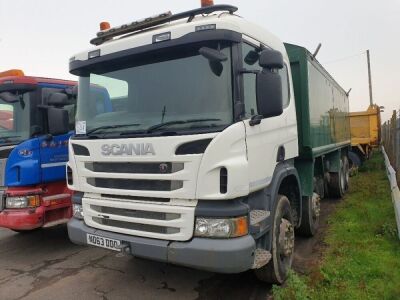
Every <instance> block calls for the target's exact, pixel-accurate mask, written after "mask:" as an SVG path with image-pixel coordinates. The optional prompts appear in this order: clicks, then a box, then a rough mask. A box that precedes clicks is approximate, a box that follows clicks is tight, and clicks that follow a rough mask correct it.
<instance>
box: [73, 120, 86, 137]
mask: <svg viewBox="0 0 400 300" xmlns="http://www.w3.org/2000/svg"><path fill="white" fill-rule="evenodd" d="M75 131H76V134H86V121H77V122H76V125H75Z"/></svg>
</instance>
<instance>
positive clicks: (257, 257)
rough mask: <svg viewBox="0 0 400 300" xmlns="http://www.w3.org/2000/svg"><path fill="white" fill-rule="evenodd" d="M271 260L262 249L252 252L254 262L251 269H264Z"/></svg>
mask: <svg viewBox="0 0 400 300" xmlns="http://www.w3.org/2000/svg"><path fill="white" fill-rule="evenodd" d="M271 258H272V255H271V253H270V252H269V251H267V250H264V249H256V250H255V251H254V262H253V266H252V269H260V268H262V267H264V266H265V265H266V264H267V263H268V262H269V261H270V260H271Z"/></svg>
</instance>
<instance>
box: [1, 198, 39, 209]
mask: <svg viewBox="0 0 400 300" xmlns="http://www.w3.org/2000/svg"><path fill="white" fill-rule="evenodd" d="M39 205H40V198H39V196H38V195H31V196H15V197H14V196H13V197H7V198H6V208H28V207H38V206H39Z"/></svg>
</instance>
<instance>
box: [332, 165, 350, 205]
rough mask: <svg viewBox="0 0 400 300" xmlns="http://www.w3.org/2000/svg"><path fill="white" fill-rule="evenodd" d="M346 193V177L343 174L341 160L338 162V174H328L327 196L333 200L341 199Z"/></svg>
mask: <svg viewBox="0 0 400 300" xmlns="http://www.w3.org/2000/svg"><path fill="white" fill-rule="evenodd" d="M345 191H346V175H345V172H344V165H343V160H340V167H339V171H338V172H332V173H330V180H329V195H330V196H331V197H333V198H342V197H343V196H344V193H345Z"/></svg>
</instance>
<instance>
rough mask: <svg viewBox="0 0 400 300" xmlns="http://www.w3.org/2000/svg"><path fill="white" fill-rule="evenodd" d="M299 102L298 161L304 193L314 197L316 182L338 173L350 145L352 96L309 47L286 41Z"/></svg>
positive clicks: (296, 162)
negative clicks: (332, 173) (349, 96)
mask: <svg viewBox="0 0 400 300" xmlns="http://www.w3.org/2000/svg"><path fill="white" fill-rule="evenodd" d="M285 47H286V51H287V53H288V56H289V60H290V67H291V70H292V79H293V88H294V94H295V101H296V113H297V130H298V134H299V136H298V137H299V157H298V158H297V159H296V160H295V165H296V168H297V169H298V172H299V176H300V181H301V185H302V194H303V196H312V194H313V192H314V191H315V181H316V180H317V179H318V178H324V174H326V173H329V172H338V171H339V169H340V162H341V157H342V156H343V155H347V149H348V147H349V146H350V145H351V140H350V119H349V99H348V96H347V94H346V92H345V91H344V89H343V88H341V87H340V85H339V84H338V83H337V82H336V81H335V80H334V79H333V78H332V76H331V75H329V73H328V72H327V71H326V70H325V69H324V68H323V67H322V66H321V64H320V63H318V61H317V60H316V59H315V58H314V57H313V56H312V54H311V53H310V52H308V51H307V49H305V48H303V47H300V46H296V45H293V44H285Z"/></svg>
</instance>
